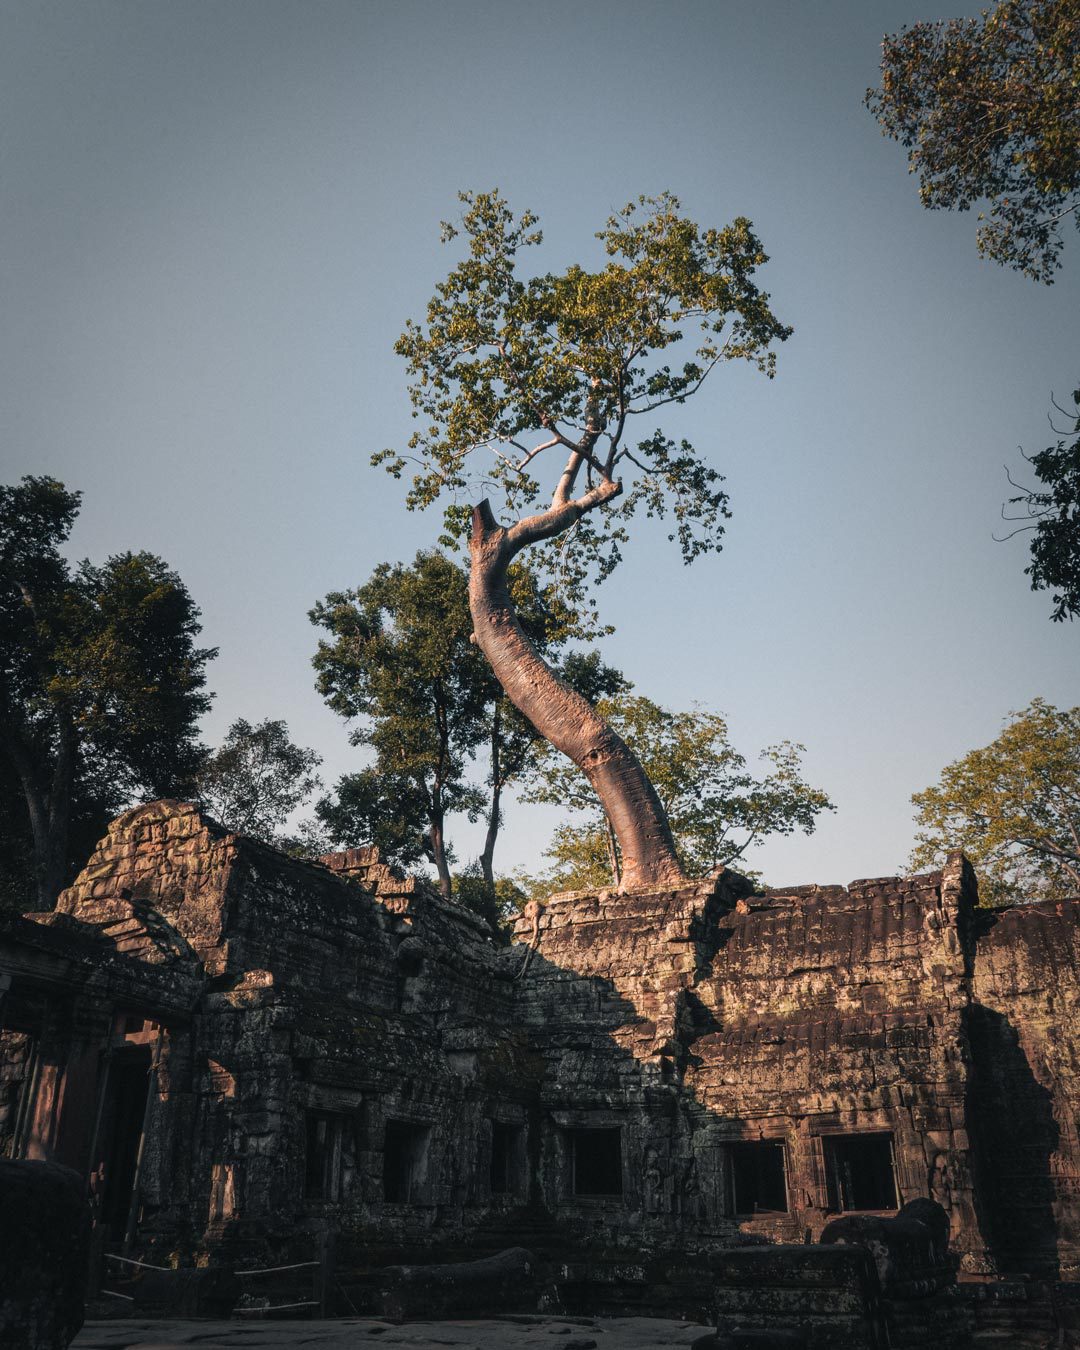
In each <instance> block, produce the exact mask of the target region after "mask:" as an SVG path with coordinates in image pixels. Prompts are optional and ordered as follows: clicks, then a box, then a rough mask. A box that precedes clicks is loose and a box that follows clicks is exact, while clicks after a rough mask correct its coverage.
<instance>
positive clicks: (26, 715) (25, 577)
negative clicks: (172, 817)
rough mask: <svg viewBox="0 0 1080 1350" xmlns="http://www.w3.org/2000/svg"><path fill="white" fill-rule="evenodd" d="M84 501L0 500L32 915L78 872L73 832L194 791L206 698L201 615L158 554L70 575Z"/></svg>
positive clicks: (33, 496) (38, 483)
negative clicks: (67, 547) (134, 806)
mask: <svg viewBox="0 0 1080 1350" xmlns="http://www.w3.org/2000/svg"><path fill="white" fill-rule="evenodd" d="M79 501H80V494H79V493H77V492H69V491H67V489H66V488H65V487H64V486H63V484H61V483H59V482H57V481H56V480H55V479H52V478H32V477H27V478H24V479H23V480H22V481H21V483H19V484H17V485H14V486H11V487H0V755H3V756H4V757H5V758H6V760H7V763H8V766H9V768H10V770H11V771H12V772H13V773H14V775H15V777H16V778H17V779H18V782H19V785H20V789H21V791H22V795H23V799H24V803H25V807H26V811H27V813H28V820H29V827H30V835H31V839H32V851H33V860H34V873H35V889H36V893H37V902H38V904H39V905H40V906H42V907H44V908H48V907H50V906H51V905H52V904H53V903H54V901H55V899H56V895H57V893H58V892H59V890H60V889H61V888H62V886H63V885H64V884H65V882H66V880H67V877H68V874H69V872H70V866H71V859H70V851H69V850H70V844H71V840H72V827H73V823H74V824H78V823H79V821H80V817H81V816H84V815H85V814H86V812H87V809H88V808H90V809H91V811H92V814H94V815H99V814H102V813H104V818H105V819H106V820H107V819H108V813H111V812H113V811H115V810H116V809H118V808H119V807H120V806H121V805H123V804H124V803H125V802H126V801H129V800H131V799H132V798H133V797H137V796H139V795H141V794H147V795H150V796H154V797H158V796H167V795H170V794H171V793H174V792H183V791H186V790H188V789H189V788H190V786H191V783H192V780H193V776H194V773H195V771H196V769H197V767H198V764H199V762H200V759H201V756H202V753H203V751H202V747H201V746H200V744H199V741H198V738H197V730H196V723H197V719H198V718H199V716H200V715H201V714H202V713H203V712H205V711H206V709H207V708H208V707H209V704H210V697H209V695H207V694H206V693H205V692H204V685H205V673H204V671H205V665H206V662H207V661H208V660H209V659H210V658H211V657H212V656H213V655H215V653H214V651H212V650H210V649H207V648H199V647H196V645H195V639H196V638H197V637H198V634H199V632H200V627H199V621H198V620H199V611H198V610H197V609H196V607H195V605H194V602H193V601H192V599H191V596H190V595H189V594H188V591H187V589H186V588H185V587H184V585H183V583H182V582H181V581H180V579H179V577H177V576H176V574H175V573H174V572H172V571H171V570H170V569H169V568H168V566H167V565H166V564H165V563H164V562H163V561H162V560H161V559H160V558H157V557H154V556H153V555H152V554H150V553H134V554H133V553H121V554H117V555H115V556H113V557H111V558H108V559H107V560H106V562H105V563H104V564H102V565H101V566H94V565H93V564H91V563H90V562H82V563H80V564H79V565H78V566H77V567H74V568H73V567H71V566H70V565H69V564H68V563H67V561H66V560H65V559H64V557H63V555H62V554H61V552H60V546H61V545H62V544H63V543H64V542H65V540H66V539H67V538H68V536H69V534H70V531H71V527H72V524H73V522H74V520H75V517H76V515H77V513H78V509H79Z"/></svg>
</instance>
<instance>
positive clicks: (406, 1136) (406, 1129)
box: [383, 1120, 431, 1205]
mask: <svg viewBox="0 0 1080 1350" xmlns="http://www.w3.org/2000/svg"><path fill="white" fill-rule="evenodd" d="M430 1138H431V1127H430V1126H428V1125H414V1124H413V1123H412V1122H411V1121H407V1120H388V1121H387V1122H386V1136H385V1141H384V1143H383V1199H384V1200H386V1201H387V1202H388V1203H389V1204H392V1205H408V1204H414V1203H416V1202H417V1201H418V1199H419V1193H420V1188H421V1186H422V1185H423V1183H424V1181H425V1179H426V1177H427V1159H428V1142H429V1140H430Z"/></svg>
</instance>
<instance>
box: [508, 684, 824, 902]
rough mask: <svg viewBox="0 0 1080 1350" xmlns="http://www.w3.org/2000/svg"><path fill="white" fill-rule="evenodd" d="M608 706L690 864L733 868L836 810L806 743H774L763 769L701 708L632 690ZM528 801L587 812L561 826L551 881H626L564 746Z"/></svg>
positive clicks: (700, 870) (552, 851) (560, 884)
mask: <svg viewBox="0 0 1080 1350" xmlns="http://www.w3.org/2000/svg"><path fill="white" fill-rule="evenodd" d="M598 707H599V710H600V711H601V712H602V713H603V715H604V716H605V717H606V718H607V720H608V721H609V722H610V724H611V725H612V727H614V729H615V730H616V731H617V732H618V734H619V735H620V736H621V737H622V738H623V739H624V740H625V741H626V742H627V743H628V744H629V745H630V747H631V749H632V750H633V751H634V753H635V754H636V755H637V757H638V759H639V760H640V761H641V764H642V766H643V768H644V769H645V772H646V773H647V774H648V776H649V779H650V781H651V782H652V784H653V786H654V787H655V788H656V791H657V794H658V795H659V797H660V801H661V803H662V804H663V807H664V810H665V812H666V813H667V817H668V820H669V822H670V823H671V828H672V832H673V834H674V836H675V842H676V846H677V848H678V851H679V856H680V859H681V861H682V864H683V867H684V868H685V870H686V872H687V873H688V874H689V875H691V876H694V875H698V876H700V875H704V874H705V873H708V872H710V871H712V870H713V869H714V868H716V867H718V866H720V865H721V864H723V865H725V866H731V865H733V864H734V863H735V862H737V861H738V860H739V859H741V858H743V857H744V856H745V855H746V853H747V852H748V850H749V849H750V848H751V847H752V846H753V845H754V844H755V843H757V842H759V841H760V840H761V839H763V838H766V837H767V836H769V835H776V834H792V833H794V831H795V830H803V831H804V832H805V833H807V834H812V833H813V831H814V827H815V823H816V819H817V817H818V815H819V814H820V813H821V812H822V811H831V810H833V809H834V808H833V805H832V803H831V802H830V801H829V799H828V797H827V796H826V794H825V793H824V792H822V791H821V790H820V789H818V788H813V787H810V786H809V785H808V784H807V783H806V782H804V781H803V778H802V774H801V762H800V754H801V752H802V750H803V747H802V746H801V745H796V744H794V743H792V742H790V741H782V742H781V743H780V744H778V745H775V746H770V747H769V748H768V749H767V750H764V751H763V752H762V755H761V758H762V759H763V760H765V761H766V763H767V764H768V765H769V766H770V767H769V768H768V770H767V771H766V773H765V774H764V775H763V776H761V777H757V776H755V774H754V773H752V772H751V770H750V769H749V768H748V766H747V763H746V760H745V759H744V758H743V756H742V755H740V754H739V753H738V751H737V750H735V749H734V747H733V746H732V745H731V743H730V741H729V740H728V730H727V723H726V722H725V721H724V719H723V718H722V717H720V716H719V715H718V714H716V713H709V712H704V711H702V710H700V709H696V710H694V711H693V712H682V713H675V712H670V711H669V710H668V709H666V708H662V707H660V706H659V705H658V704H656V703H654V702H653V701H652V700H651V699H647V698H643V697H641V696H632V695H628V694H623V695H622V696H620V697H616V698H613V699H603V700H601V702H600V703H599V705H598ZM527 799H528V800H531V801H537V802H548V803H552V804H557V805H562V806H564V807H566V808H567V809H568V810H570V811H571V812H575V813H579V814H582V815H584V816H585V821H584V823H583V824H582V825H580V826H574V825H571V824H563V825H560V826H559V828H558V829H557V830H556V833H555V838H554V840H553V842H552V845H551V847H550V848H549V849H548V851H547V856H548V857H550V858H551V859H552V860H553V864H554V867H553V872H552V875H551V876H550V877H549V878H548V880H547V885H548V887H549V888H552V887H555V888H558V889H566V890H578V889H586V888H591V887H596V886H610V885H612V884H613V883H614V881H615V880H616V879H617V872H618V867H619V858H618V850H617V843H616V841H615V839H614V836H613V835H612V834H611V832H610V830H609V829H608V827H607V822H606V819H605V818H604V815H603V812H602V810H601V808H600V803H599V802H598V800H597V799H596V797H595V795H594V794H593V792H592V789H591V788H590V786H589V784H588V781H587V780H586V779H585V777H584V775H583V774H581V773H580V772H579V771H578V770H577V769H576V768H575V767H574V765H572V764H569V763H567V762H566V761H564V760H562V759H561V758H559V757H557V756H556V755H555V754H554V753H549V754H548V755H547V756H546V757H545V758H544V759H543V760H542V762H541V766H540V770H539V772H538V773H537V775H536V778H535V780H534V782H533V783H532V784H531V785H530V787H529V789H528V790H527Z"/></svg>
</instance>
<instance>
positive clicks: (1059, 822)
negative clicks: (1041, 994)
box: [911, 698, 1080, 905]
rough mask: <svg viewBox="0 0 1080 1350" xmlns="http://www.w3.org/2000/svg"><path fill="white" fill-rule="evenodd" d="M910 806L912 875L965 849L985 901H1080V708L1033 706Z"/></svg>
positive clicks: (1042, 703) (947, 770)
mask: <svg viewBox="0 0 1080 1350" xmlns="http://www.w3.org/2000/svg"><path fill="white" fill-rule="evenodd" d="M911 800H912V802H913V803H914V805H915V806H916V808H917V811H916V816H915V824H916V835H915V848H914V850H913V852H912V855H911V866H912V867H913V868H921V867H936V866H938V865H940V864H941V863H942V862H943V861H944V859H945V855H946V854H947V853H948V851H949V850H950V849H955V848H962V849H963V850H964V852H965V853H966V854H967V855H968V857H969V858H970V859H971V861H972V862H973V863H974V864H975V868H976V871H977V872H978V874H979V888H980V893H981V895H982V897H983V900H984V902H986V903H989V904H999V905H1000V904H1008V903H1012V902H1015V901H1018V900H1043V899H1060V898H1063V897H1065V896H1069V895H1080V708H1069V709H1064V710H1059V709H1057V708H1055V707H1054V706H1053V705H1052V704H1050V703H1047V702H1045V701H1044V700H1043V699H1038V698H1037V699H1035V700H1034V701H1033V702H1032V703H1031V705H1030V706H1029V707H1027V708H1025V709H1024V710H1023V711H1022V712H1020V713H1014V714H1012V720H1011V721H1010V722H1009V723H1007V724H1006V727H1005V730H1004V731H1003V732H1002V733H1001V735H1000V736H998V737H997V739H996V740H994V741H991V743H990V744H989V745H987V746H984V747H983V748H982V749H979V750H972V751H970V752H969V753H968V754H966V755H964V756H963V758H961V759H958V760H957V761H956V762H955V763H953V764H948V765H946V766H945V768H944V769H943V770H942V772H941V779H940V781H939V782H938V783H937V784H935V785H934V786H933V787H928V788H926V789H925V791H923V792H917V793H915V794H914V796H913V797H912V799H911Z"/></svg>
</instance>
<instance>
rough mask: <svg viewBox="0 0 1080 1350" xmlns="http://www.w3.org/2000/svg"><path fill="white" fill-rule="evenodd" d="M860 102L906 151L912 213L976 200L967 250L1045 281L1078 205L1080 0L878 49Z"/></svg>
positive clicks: (999, 11) (1012, 0) (1018, 0)
mask: <svg viewBox="0 0 1080 1350" xmlns="http://www.w3.org/2000/svg"><path fill="white" fill-rule="evenodd" d="M866 103H867V106H868V107H869V109H870V111H871V112H872V113H873V114H874V116H875V117H876V118H877V119H878V121H879V122H880V124H881V127H882V130H883V132H884V134H885V135H887V136H891V137H893V138H894V139H895V140H897V141H899V142H900V144H901V145H903V146H905V147H906V148H907V150H908V165H909V168H910V171H911V172H912V173H913V174H917V175H918V177H919V193H920V196H921V198H922V201H923V203H924V205H926V206H928V207H931V208H937V207H945V208H954V209H956V210H960V211H966V210H967V209H968V208H969V207H971V206H972V205H974V204H975V203H977V202H980V201H983V200H988V201H989V213H988V215H987V216H986V217H983V216H980V220H985V223H984V224H982V225H981V226H980V228H979V231H978V247H979V252H980V253H982V254H983V255H985V256H986V257H988V258H993V259H994V260H995V261H996V262H999V263H1002V264H1004V265H1005V266H1009V267H1014V268H1017V269H1018V270H1019V271H1021V272H1023V273H1024V274H1025V275H1026V276H1029V277H1031V278H1033V279H1034V280H1036V281H1042V282H1046V283H1048V284H1049V283H1050V282H1052V281H1053V278H1054V272H1055V271H1056V270H1057V268H1058V267H1059V266H1060V262H1059V254H1060V252H1061V248H1062V243H1063V240H1062V224H1063V222H1064V221H1065V220H1067V218H1068V217H1069V216H1070V215H1071V216H1072V217H1073V220H1074V221H1075V222H1076V223H1077V224H1078V225H1080V218H1078V216H1077V210H1078V207H1080V0H1001V2H1000V3H999V4H997V5H996V6H995V7H994V8H993V9H992V10H984V11H983V13H982V16H981V17H980V18H977V19H974V18H971V19H950V20H948V21H946V22H936V23H934V22H923V23H916V24H912V25H911V27H909V28H906V29H904V30H903V31H902V32H900V33H898V34H894V35H892V36H887V37H886V38H885V40H884V42H883V43H882V60H881V87H880V88H878V89H869V90H867V94H866Z"/></svg>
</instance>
